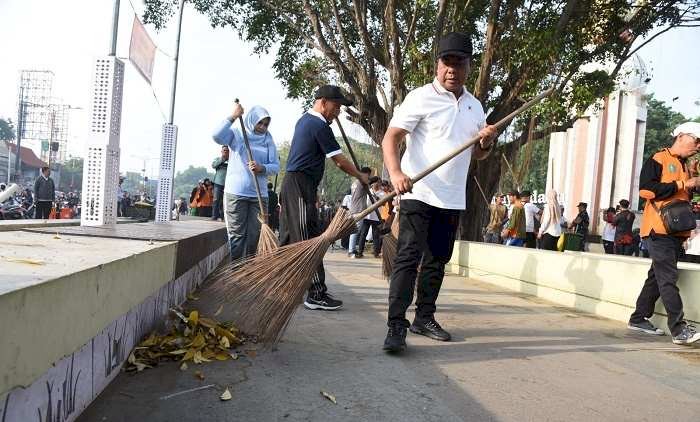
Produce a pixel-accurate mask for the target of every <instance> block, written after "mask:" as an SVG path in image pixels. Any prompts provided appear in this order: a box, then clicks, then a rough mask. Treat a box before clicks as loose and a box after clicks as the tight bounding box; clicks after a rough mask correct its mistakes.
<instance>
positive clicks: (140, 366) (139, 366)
mask: <svg viewBox="0 0 700 422" xmlns="http://www.w3.org/2000/svg"><path fill="white" fill-rule="evenodd" d="M135 365H136V372H141V371H143V370H144V369H146V368H150V366H148V365H146V364H143V363H141V362H136V363H135Z"/></svg>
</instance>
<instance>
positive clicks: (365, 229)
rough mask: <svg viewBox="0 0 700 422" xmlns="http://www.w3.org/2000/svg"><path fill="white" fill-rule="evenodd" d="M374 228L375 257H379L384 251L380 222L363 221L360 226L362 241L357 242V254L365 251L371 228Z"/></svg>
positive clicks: (373, 246)
mask: <svg viewBox="0 0 700 422" xmlns="http://www.w3.org/2000/svg"><path fill="white" fill-rule="evenodd" d="M370 227H371V228H372V249H373V250H374V255H375V256H377V255H379V253H380V252H381V251H382V236H381V235H380V234H379V221H374V220H368V219H366V218H365V219H364V220H362V223H361V224H360V233H359V236H360V239H359V241H358V242H357V252H358V253H359V254H362V253H364V251H365V242H366V241H367V233H369V228H370Z"/></svg>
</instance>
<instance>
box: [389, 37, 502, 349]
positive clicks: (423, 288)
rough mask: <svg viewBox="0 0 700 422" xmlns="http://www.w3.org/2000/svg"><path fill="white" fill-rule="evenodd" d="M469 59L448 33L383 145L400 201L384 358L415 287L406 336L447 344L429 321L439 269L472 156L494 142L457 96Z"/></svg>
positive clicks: (479, 112) (462, 93) (402, 330)
mask: <svg viewBox="0 0 700 422" xmlns="http://www.w3.org/2000/svg"><path fill="white" fill-rule="evenodd" d="M471 54H472V44H471V40H470V39H469V37H468V36H466V35H465V34H461V33H455V32H453V33H449V34H447V35H446V36H445V37H443V38H442V39H441V40H440V42H439V45H438V56H437V64H436V72H435V73H436V75H435V79H434V80H433V82H432V83H430V84H427V85H424V86H422V87H420V88H417V89H415V90H413V91H411V92H410V93H409V94H408V95H407V96H406V98H405V99H404V102H403V103H402V104H401V106H400V107H399V108H398V109H397V110H396V111H395V113H394V117H393V118H392V119H391V122H390V123H389V129H388V130H387V132H386V134H385V135H384V140H383V141H382V151H383V153H384V163H385V165H386V168H387V170H388V172H389V176H390V178H391V183H392V184H393V186H394V189H395V190H396V191H397V192H399V193H400V194H403V195H402V197H401V212H400V213H399V218H400V221H399V237H398V246H397V256H396V260H395V261H394V267H393V271H392V274H391V277H390V288H389V316H388V325H389V332H388V333H387V337H386V340H385V341H384V350H386V351H389V352H400V351H402V350H404V349H405V347H406V330H407V329H409V322H408V320H407V319H406V310H407V309H408V307H409V306H410V305H411V303H412V302H413V289H414V283H415V282H416V281H417V282H418V289H417V292H418V297H417V299H416V316H415V319H414V321H413V323H412V324H410V330H411V332H413V333H415V334H420V335H424V336H427V337H430V338H433V339H435V340H440V341H448V340H450V334H449V333H448V332H447V331H445V330H443V329H442V327H440V324H438V323H437V321H435V317H434V314H435V301H436V300H437V296H438V293H439V292H440V286H441V285H442V279H443V277H444V275H445V264H446V263H447V262H448V261H449V259H450V256H451V255H452V248H453V246H454V241H455V237H456V233H457V227H458V224H459V212H460V210H464V209H465V205H466V183H467V173H468V171H469V163H470V161H471V158H472V156H473V157H474V158H476V159H477V160H481V159H484V158H486V157H487V156H488V154H489V153H490V151H491V147H492V142H493V139H494V138H495V135H496V128H495V127H493V126H487V125H486V121H485V116H484V110H483V108H482V106H481V104H480V103H479V101H478V100H477V99H476V98H475V97H474V96H473V95H471V94H470V93H469V92H467V90H466V89H465V88H464V83H465V81H466V79H467V74H468V73H469V69H470V64H471ZM476 135H480V136H481V138H482V139H481V141H480V142H479V143H478V144H477V146H476V147H472V148H470V149H468V150H467V151H465V152H463V153H462V154H460V155H459V156H457V157H455V158H453V159H452V160H450V161H449V162H448V163H446V164H445V165H443V166H442V167H440V168H438V169H437V170H435V171H434V172H433V173H431V174H429V175H428V176H426V177H425V178H424V179H423V180H421V181H420V182H418V183H416V185H415V186H414V185H412V183H411V177H412V176H414V175H416V174H417V173H418V172H420V171H422V170H424V169H426V168H427V167H428V166H430V165H431V164H433V163H435V162H436V161H438V160H439V159H441V158H443V157H444V156H445V155H447V154H448V153H449V152H451V151H453V150H454V149H455V148H457V147H458V146H460V145H463V144H464V143H465V142H467V141H468V140H469V139H471V138H473V137H474V136H476ZM404 138H405V139H406V152H405V154H404V156H403V158H402V159H399V144H400V143H401V142H402V141H403V140H404ZM419 265H420V276H418V266H419ZM417 276H418V280H416V277H417Z"/></svg>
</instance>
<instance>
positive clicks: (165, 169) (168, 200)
mask: <svg viewBox="0 0 700 422" xmlns="http://www.w3.org/2000/svg"><path fill="white" fill-rule="evenodd" d="M184 11H185V0H180V12H179V14H178V19H177V20H178V22H177V38H176V39H175V57H174V59H173V61H174V62H175V63H174V66H173V81H172V89H171V90H170V113H169V115H168V122H167V123H165V124H164V125H163V132H162V134H161V144H160V173H159V175H158V193H157V194H156V222H157V223H164V222H167V221H170V210H171V206H172V203H173V182H174V180H175V156H176V155H177V125H175V124H173V121H174V119H175V94H176V93H177V67H178V62H179V57H180V33H181V32H182V15H183V14H184Z"/></svg>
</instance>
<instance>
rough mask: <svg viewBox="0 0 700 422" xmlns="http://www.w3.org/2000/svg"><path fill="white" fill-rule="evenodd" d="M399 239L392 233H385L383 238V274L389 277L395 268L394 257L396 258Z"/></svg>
mask: <svg viewBox="0 0 700 422" xmlns="http://www.w3.org/2000/svg"><path fill="white" fill-rule="evenodd" d="M397 243H398V240H396V238H395V237H394V235H393V234H392V233H389V234H386V235H384V238H383V239H382V274H383V275H384V277H387V278H389V277H390V276H391V271H392V270H393V269H394V258H396V246H397Z"/></svg>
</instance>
